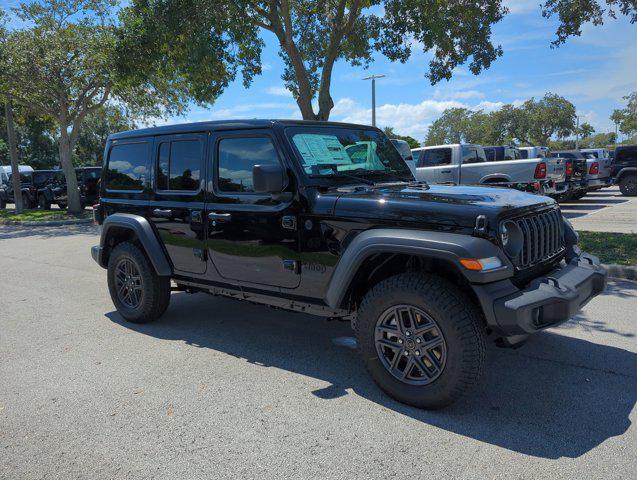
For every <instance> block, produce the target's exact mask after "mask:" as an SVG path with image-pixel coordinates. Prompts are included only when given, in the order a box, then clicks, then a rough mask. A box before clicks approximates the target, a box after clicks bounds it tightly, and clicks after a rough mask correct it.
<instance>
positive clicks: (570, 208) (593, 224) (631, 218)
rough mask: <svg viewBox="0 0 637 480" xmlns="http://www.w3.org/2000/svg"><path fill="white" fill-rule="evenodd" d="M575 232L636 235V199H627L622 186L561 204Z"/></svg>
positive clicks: (591, 193) (588, 194)
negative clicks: (621, 189) (621, 190)
mask: <svg viewBox="0 0 637 480" xmlns="http://www.w3.org/2000/svg"><path fill="white" fill-rule="evenodd" d="M560 208H561V209H562V213H563V214H564V216H565V217H566V218H568V219H570V220H571V222H572V223H573V225H574V226H575V229H576V230H587V231H590V232H617V233H637V197H626V196H624V195H622V194H621V193H620V191H619V187H611V188H605V189H603V190H598V191H596V192H590V193H587V194H586V196H584V198H582V199H580V200H574V201H570V202H562V203H560Z"/></svg>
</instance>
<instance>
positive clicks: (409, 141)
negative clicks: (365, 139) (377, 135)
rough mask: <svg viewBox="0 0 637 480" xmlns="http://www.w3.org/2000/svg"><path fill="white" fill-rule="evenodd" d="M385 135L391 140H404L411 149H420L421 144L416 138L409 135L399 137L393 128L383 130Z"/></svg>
mask: <svg viewBox="0 0 637 480" xmlns="http://www.w3.org/2000/svg"><path fill="white" fill-rule="evenodd" d="M383 133H384V134H385V135H387V136H388V137H389V138H397V139H398V140H404V141H405V142H407V144H408V145H409V148H418V147H420V142H419V141H418V140H416V139H415V138H414V137H410V136H409V135H399V134H397V133H396V132H395V131H394V128H393V127H385V128H383Z"/></svg>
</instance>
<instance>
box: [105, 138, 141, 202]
mask: <svg viewBox="0 0 637 480" xmlns="http://www.w3.org/2000/svg"><path fill="white" fill-rule="evenodd" d="M148 145H149V144H148V142H145V141H142V142H139V141H138V142H134V143H119V144H116V145H113V146H112V147H111V149H110V151H109V155H108V164H107V168H106V179H105V186H106V189H108V190H143V189H144V186H145V184H146V182H147V179H148V175H149V165H150V157H149V152H148Z"/></svg>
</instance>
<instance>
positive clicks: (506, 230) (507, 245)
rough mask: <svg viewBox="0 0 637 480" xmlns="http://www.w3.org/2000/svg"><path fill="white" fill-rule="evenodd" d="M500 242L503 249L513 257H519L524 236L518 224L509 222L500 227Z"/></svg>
mask: <svg viewBox="0 0 637 480" xmlns="http://www.w3.org/2000/svg"><path fill="white" fill-rule="evenodd" d="M500 240H501V242H502V248H504V251H505V252H506V254H507V255H508V256H509V257H511V258H514V257H517V256H518V254H519V253H520V251H521V250H522V245H523V244H524V234H523V233H522V229H521V228H520V227H518V224H517V223H515V222H513V221H511V220H507V221H506V222H503V223H502V224H501V225H500Z"/></svg>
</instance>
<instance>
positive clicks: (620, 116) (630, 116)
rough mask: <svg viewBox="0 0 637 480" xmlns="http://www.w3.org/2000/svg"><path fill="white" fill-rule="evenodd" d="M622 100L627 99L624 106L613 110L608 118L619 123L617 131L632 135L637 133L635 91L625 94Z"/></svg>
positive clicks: (636, 93) (636, 99)
mask: <svg viewBox="0 0 637 480" xmlns="http://www.w3.org/2000/svg"><path fill="white" fill-rule="evenodd" d="M624 100H626V101H627V105H626V107H625V108H622V109H620V110H614V111H613V114H612V115H611V116H610V118H611V120H612V121H613V122H614V123H615V124H616V125H619V131H620V132H622V133H623V134H624V135H633V134H635V133H637V92H633V93H631V94H630V95H626V96H625V97H624Z"/></svg>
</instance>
